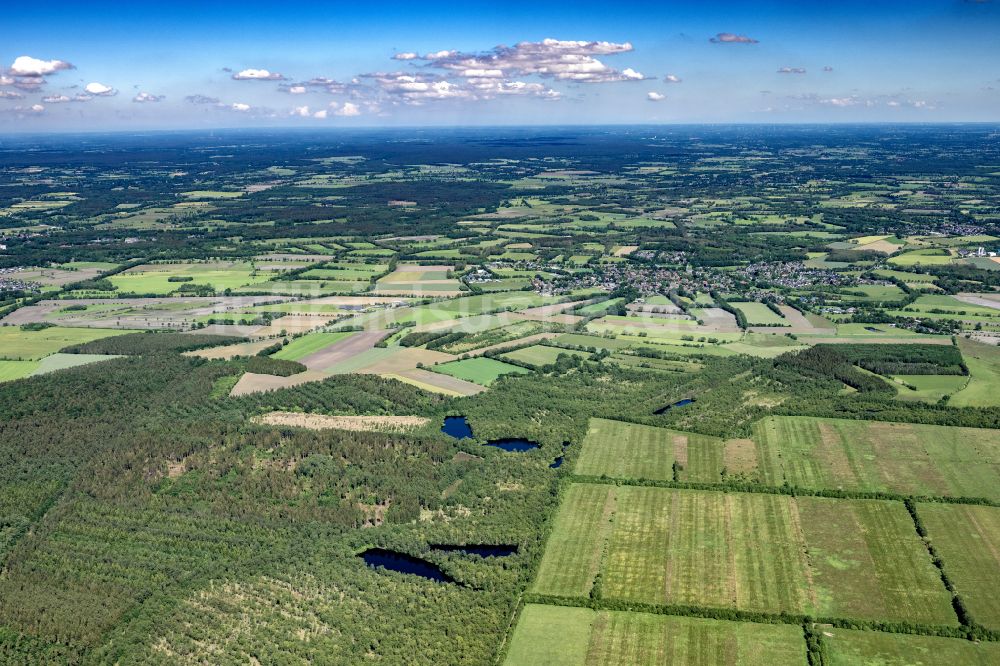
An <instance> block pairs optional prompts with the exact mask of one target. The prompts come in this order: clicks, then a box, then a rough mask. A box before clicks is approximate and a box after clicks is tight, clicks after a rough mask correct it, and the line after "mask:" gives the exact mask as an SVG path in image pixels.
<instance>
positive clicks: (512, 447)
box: [486, 437, 541, 453]
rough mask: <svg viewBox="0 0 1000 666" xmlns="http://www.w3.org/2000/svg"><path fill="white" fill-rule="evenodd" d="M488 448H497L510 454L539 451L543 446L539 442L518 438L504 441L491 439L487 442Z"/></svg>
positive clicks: (507, 438)
mask: <svg viewBox="0 0 1000 666" xmlns="http://www.w3.org/2000/svg"><path fill="white" fill-rule="evenodd" d="M486 446H495V447H497V448H498V449H503V450H504V451H507V452H508V453H524V452H525V451H531V450H532V449H537V448H539V447H540V446H541V445H540V444H539V443H538V442H529V441H528V440H526V439H520V438H518V437H505V438H503V439H491V440H490V441H488V442H486Z"/></svg>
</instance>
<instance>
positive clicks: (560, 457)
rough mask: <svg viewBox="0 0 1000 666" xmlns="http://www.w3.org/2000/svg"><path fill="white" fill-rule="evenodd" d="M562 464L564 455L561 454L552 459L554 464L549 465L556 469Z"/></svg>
mask: <svg viewBox="0 0 1000 666" xmlns="http://www.w3.org/2000/svg"><path fill="white" fill-rule="evenodd" d="M562 464H563V457H562V456H559V457H558V458H556V459H555V460H553V461H552V464H551V465H549V467H551V468H552V469H556V468H557V467H562Z"/></svg>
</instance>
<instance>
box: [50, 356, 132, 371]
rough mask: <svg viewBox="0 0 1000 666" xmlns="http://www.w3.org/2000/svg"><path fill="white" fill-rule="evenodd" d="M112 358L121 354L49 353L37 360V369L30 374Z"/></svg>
mask: <svg viewBox="0 0 1000 666" xmlns="http://www.w3.org/2000/svg"><path fill="white" fill-rule="evenodd" d="M113 358H121V356H117V355H115V354H51V355H49V356H46V357H45V358H43V359H42V360H41V361H39V362H38V369H37V370H35V371H34V372H33V373H32V374H34V375H44V374H46V373H49V372H55V371H56V370H65V369H66V368H75V367H77V366H80V365H89V364H90V363H97V362H98V361H108V360H111V359H113Z"/></svg>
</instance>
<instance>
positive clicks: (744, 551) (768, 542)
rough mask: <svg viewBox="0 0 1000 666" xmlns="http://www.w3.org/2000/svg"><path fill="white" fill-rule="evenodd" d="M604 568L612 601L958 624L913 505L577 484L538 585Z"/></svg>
mask: <svg viewBox="0 0 1000 666" xmlns="http://www.w3.org/2000/svg"><path fill="white" fill-rule="evenodd" d="M609 510H610V511H612V513H613V515H612V516H608V512H609ZM605 551H606V552H605ZM598 563H600V564H599V565H598ZM595 570H599V571H600V574H601V586H602V587H601V594H602V596H603V598H606V599H609V600H621V601H634V602H641V603H652V604H686V605H696V606H706V607H716V608H735V609H739V610H745V611H760V612H769V613H780V612H791V613H808V614H814V615H818V616H834V617H845V618H857V619H874V620H885V621H900V620H907V621H912V622H920V623H926V624H948V625H957V623H958V621H957V618H956V617H955V614H954V612H953V611H952V608H951V604H950V595H949V593H948V592H947V590H945V588H944V586H943V585H942V584H941V581H940V578H939V576H938V572H937V569H936V568H935V567H934V565H933V564H932V563H931V560H930V557H929V555H928V553H927V550H926V548H925V547H924V544H923V542H922V541H921V540H920V538H919V537H918V536H917V534H916V531H915V530H914V528H913V523H912V522H911V520H910V517H909V514H908V513H907V512H906V509H905V508H904V507H903V504H902V503H901V502H886V501H876V500H834V499H827V498H818V497H799V498H793V497H789V496H785V495H766V494H744V493H721V492H712V491H692V490H672V489H665V488H650V487H639V486H633V487H629V486H624V487H612V486H600V485H594V486H588V487H587V488H586V490H580V489H579V486H573V487H571V488H570V491H569V492H568V493H567V495H566V498H565V499H564V501H563V504H562V506H561V507H560V510H559V513H558V515H557V518H556V529H555V531H554V532H553V534H552V537H551V538H550V541H549V544H548V546H547V548H546V552H545V556H544V558H543V561H542V567H541V568H540V570H539V574H538V579H537V581H536V583H535V588H534V591H536V592H543V593H548V594H561V595H564V596H585V595H587V594H589V593H590V587H591V585H592V580H593V577H594V575H595V573H594V572H595Z"/></svg>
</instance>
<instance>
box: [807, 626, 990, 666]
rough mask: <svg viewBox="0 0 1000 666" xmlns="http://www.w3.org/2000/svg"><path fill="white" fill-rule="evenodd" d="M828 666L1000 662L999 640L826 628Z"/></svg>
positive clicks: (975, 665)
mask: <svg viewBox="0 0 1000 666" xmlns="http://www.w3.org/2000/svg"><path fill="white" fill-rule="evenodd" d="M822 631H823V643H824V645H825V647H826V659H825V661H824V662H823V663H824V664H825V665H826V666H912V665H914V664H962V666H992V665H993V664H997V663H1000V643H989V642H983V643H980V642H973V641H967V640H965V639H961V638H940V637H938V636H913V635H909V634H890V633H885V632H881V631H857V630H852V629H840V628H837V627H823V628H822Z"/></svg>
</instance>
